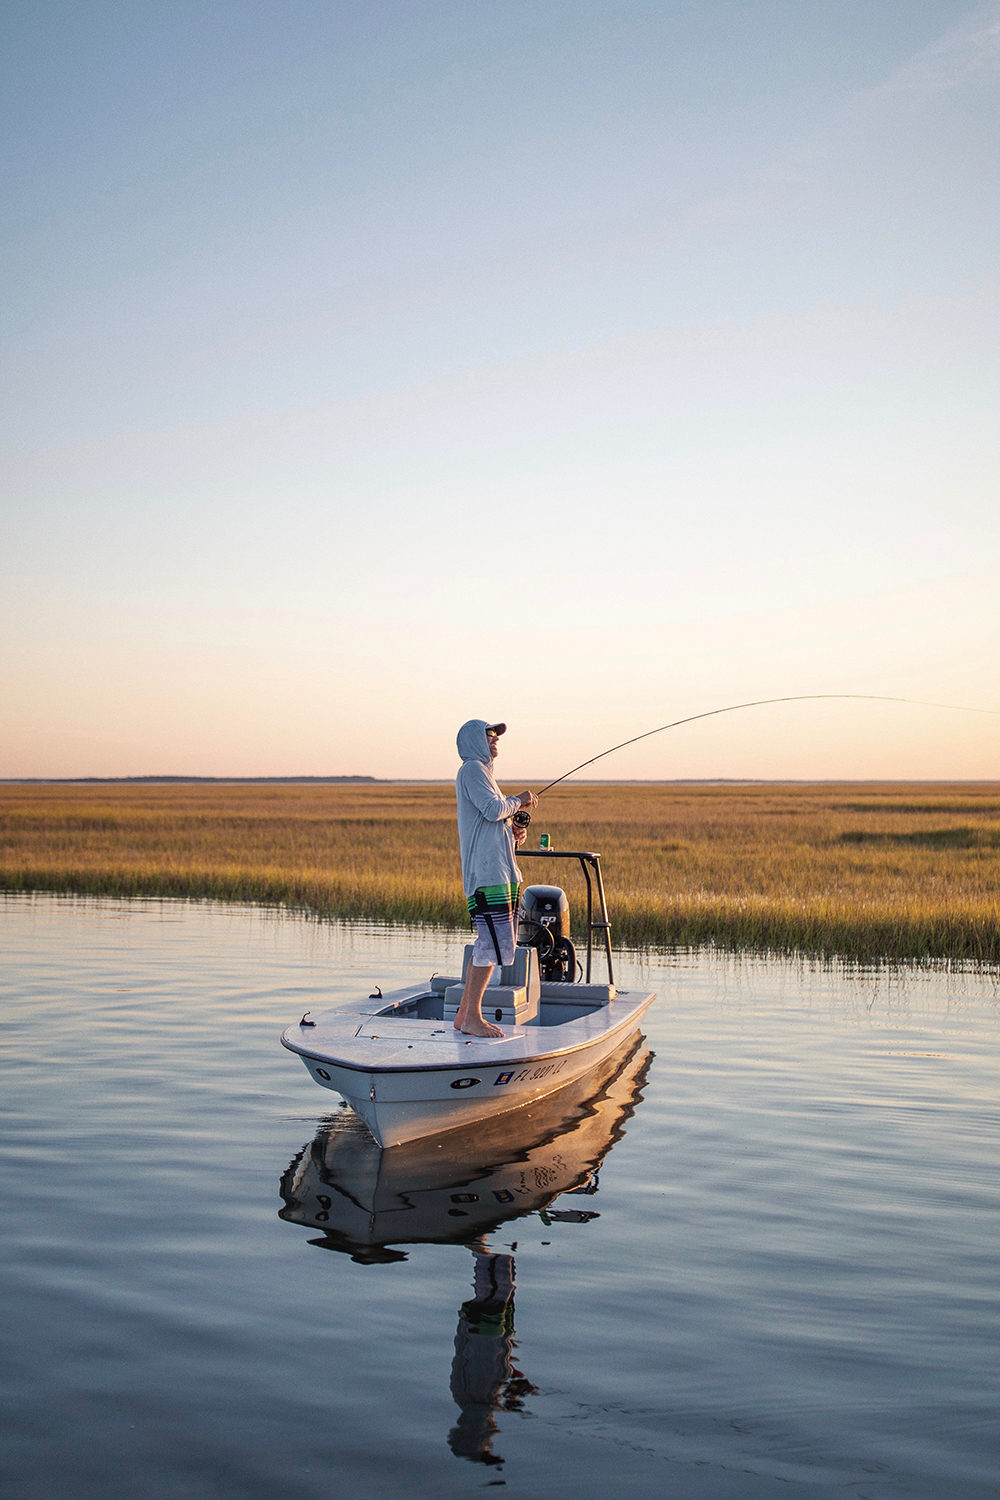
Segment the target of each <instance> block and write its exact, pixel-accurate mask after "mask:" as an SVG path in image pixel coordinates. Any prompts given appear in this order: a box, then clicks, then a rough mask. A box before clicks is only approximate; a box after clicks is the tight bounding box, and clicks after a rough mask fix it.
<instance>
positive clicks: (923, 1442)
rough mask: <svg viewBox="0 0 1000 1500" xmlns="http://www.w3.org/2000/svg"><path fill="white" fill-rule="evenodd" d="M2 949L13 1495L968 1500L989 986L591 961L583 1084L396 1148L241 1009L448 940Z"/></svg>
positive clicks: (989, 1164)
mask: <svg viewBox="0 0 1000 1500" xmlns="http://www.w3.org/2000/svg"><path fill="white" fill-rule="evenodd" d="M0 935H2V966H3V981H4V996H3V1022H4V1027H3V1040H4V1088H3V1095H2V1111H3V1115H2V1118H3V1136H2V1141H0V1181H2V1187H3V1196H4V1213H3V1230H4V1242H5V1250H4V1276H3V1279H2V1283H0V1286H2V1291H0V1297H2V1300H3V1308H2V1312H3V1326H4V1330H5V1333H6V1336H7V1341H6V1355H5V1365H4V1371H3V1405H4V1429H5V1433H4V1439H3V1444H2V1450H0V1486H2V1490H3V1493H4V1495H5V1496H7V1497H10V1500H35V1497H38V1500H43V1497H44V1500H50V1497H52V1496H53V1495H55V1496H59V1497H61V1500H90V1497H94V1500H97V1497H101V1500H131V1497H133V1496H134V1497H136V1500H138V1497H140V1496H142V1497H143V1500H147V1497H149V1500H175V1497H222V1500H230V1497H233V1500H236V1497H239V1500H255V1497H261V1500H285V1497H288V1500H312V1497H317V1500H319V1497H321V1496H322V1497H324V1500H326V1497H329V1496H330V1495H331V1494H344V1495H348V1496H351V1497H376V1496H377V1497H386V1500H405V1497H409V1496H419V1497H424V1496H427V1497H430V1496H453V1495H455V1496H457V1495H469V1494H474V1493H478V1492H479V1491H480V1490H483V1489H486V1488H496V1487H500V1488H503V1489H504V1490H505V1491H506V1493H508V1494H510V1495H512V1496H523V1497H532V1500H536V1497H539V1500H540V1497H563V1496H565V1497H570V1496H572V1497H576V1496H578V1495H579V1494H581V1493H587V1494H594V1495H596V1494H602V1493H604V1494H607V1495H609V1496H618V1495H622V1494H626V1493H637V1494H640V1495H653V1494H655V1495H658V1496H659V1495H663V1496H670V1497H677V1500H691V1497H694V1500H703V1497H705V1500H708V1497H711V1500H715V1497H723V1500H728V1497H733V1500H742V1497H754V1500H756V1497H774V1496H781V1497H796V1496H805V1495H819V1496H836V1495H844V1496H851V1497H879V1500H883V1497H884V1500H890V1497H891V1500H896V1497H908V1496H927V1497H934V1500H943V1497H948V1500H953V1497H964V1496H991V1497H995V1496H996V1495H997V1494H998V1493H1000V1460H998V1455H1000V1418H998V1398H1000V1349H998V1333H1000V1316H998V1314H1000V1277H998V1270H1000V1265H998V1261H1000V1254H998V1247H1000V1171H998V1168H1000V1114H998V1081H1000V1079H998V1073H1000V1068H998V1061H997V1053H998V1042H1000V991H998V986H997V981H996V979H995V978H990V977H989V976H982V975H974V974H951V975H949V974H946V973H943V972H941V971H940V970H938V971H930V970H925V971H916V972H906V973H898V972H897V973H894V974H876V973H873V972H871V971H867V972H857V973H853V974H851V973H845V972H844V971H842V970H832V969H822V968H817V967H810V966H807V965H800V964H794V963H788V964H777V963H762V962H747V961H741V960H737V959H733V958H727V957H717V956H707V957H706V956H693V955H683V954H682V955H676V956H674V955H666V956H663V957H660V958H657V959H655V960H652V961H651V960H649V959H646V960H644V961H643V962H641V963H640V962H638V961H636V960H630V959H629V958H628V957H627V956H624V957H623V958H622V960H621V969H622V971H623V973H622V977H623V978H628V979H630V980H636V981H640V980H641V982H642V983H643V984H646V983H647V982H648V984H649V985H650V987H653V988H655V989H656V990H657V991H658V993H659V999H658V1001H657V1002H656V1004H655V1005H654V1007H653V1008H652V1010H651V1011H650V1012H649V1014H648V1016H647V1019H646V1023H645V1035H646V1042H645V1044H644V1045H642V1046H640V1047H639V1048H638V1049H637V1050H636V1051H634V1052H633V1053H632V1054H631V1055H630V1056H629V1055H622V1056H620V1057H618V1058H616V1059H615V1060H614V1066H613V1067H612V1068H610V1069H609V1070H607V1075H606V1076H602V1077H601V1078H599V1079H597V1080H595V1082H594V1085H593V1088H592V1090H591V1096H590V1097H589V1098H588V1097H585V1096H584V1095H583V1094H581V1096H580V1097H575V1098H570V1099H568V1100H566V1101H563V1102H562V1103H557V1105H556V1106H555V1107H554V1109H552V1110H550V1111H549V1113H546V1112H545V1111H544V1110H540V1111H538V1112H537V1117H536V1118H533V1119H531V1120H528V1121H526V1122H522V1124H521V1125H520V1126H518V1127H516V1128H515V1126H514V1125H509V1126H508V1127H507V1128H505V1130H503V1131H499V1132H498V1131H496V1130H493V1131H491V1132H487V1133H486V1134H485V1135H484V1136H483V1137H477V1138H475V1139H474V1140H473V1139H470V1140H468V1141H466V1142H465V1143H464V1146H460V1147H456V1146H455V1144H454V1142H453V1143H452V1144H451V1145H450V1146H448V1147H447V1148H445V1147H441V1148H440V1149H438V1147H434V1148H433V1149H432V1150H428V1149H426V1148H420V1149H415V1150H413V1151H412V1152H410V1154H409V1155H408V1156H404V1157H402V1158H400V1159H399V1161H398V1162H397V1161H395V1160H394V1159H393V1158H394V1155H395V1154H394V1153H388V1155H387V1156H383V1157H380V1154H379V1153H378V1152H377V1151H375V1150H374V1149H373V1148H372V1146H371V1145H370V1143H369V1141H368V1138H367V1137H366V1136H365V1135H364V1133H363V1132H362V1131H360V1130H359V1129H358V1128H357V1127H356V1126H355V1124H354V1122H353V1117H351V1116H350V1115H349V1114H348V1113H347V1112H346V1111H343V1110H340V1109H338V1108H337V1105H336V1098H335V1096H333V1095H327V1094H325V1093H323V1092H322V1091H321V1090H319V1089H318V1088H316V1086H315V1085H314V1084H313V1083H312V1082H311V1081H310V1080H309V1078H308V1076H307V1074H306V1072H305V1069H304V1068H303V1067H302V1065H301V1063H300V1062H299V1061H298V1060H297V1059H296V1058H293V1057H292V1056H291V1055H290V1054H288V1053H286V1052H285V1051H283V1049H282V1048H281V1047H280V1046H279V1045H278V1033H279V1031H280V1029H281V1028H282V1027H283V1026H285V1025H287V1024H288V1022H289V1021H290V1020H294V1019H296V1018H297V1016H298V1015H300V1014H301V1013H302V1011H303V1010H305V1009H307V1008H313V1009H315V1008H318V1007H319V1005H320V1004H321V1003H322V1002H323V1001H325V1000H328V999H329V998H330V997H333V998H336V997H343V998H344V999H345V1000H346V999H348V998H349V997H352V996H354V995H356V994H357V993H358V992H359V991H360V992H362V993H364V994H367V993H368V992H369V990H370V989H372V988H373V987H374V985H375V984H380V985H381V986H382V987H383V989H386V988H388V987H390V986H391V985H393V984H394V983H400V982H402V981H403V980H405V979H407V978H409V977H411V976H412V975H416V976H421V975H424V974H426V975H430V973H431V972H432V971H434V970H447V969H449V968H454V967H456V966H457V963H458V955H459V953H460V950H461V945H462V943H463V942H464V935H463V934H459V933H456V934H453V935H446V936H445V937H444V938H440V937H436V936H433V935H430V934H427V933H420V932H415V933H414V932H399V931H396V932H386V931H384V930H382V929H376V928H370V927H358V926H335V925H319V924H314V923H309V922H307V921H304V920H300V919H297V918H292V917H288V916H281V915H279V914H273V913H267V912H263V911H256V910H248V909H243V908H236V909H233V908H220V907H211V906H202V905H196V904H188V903H182V902H162V903H161V902H139V903H134V904H130V905H126V904H120V903H113V902H79V901H73V900H68V899H65V900H64V899H58V898H36V899H31V898H8V899H6V900H2V899H0ZM405 1150H406V1151H407V1152H409V1151H410V1148H405Z"/></svg>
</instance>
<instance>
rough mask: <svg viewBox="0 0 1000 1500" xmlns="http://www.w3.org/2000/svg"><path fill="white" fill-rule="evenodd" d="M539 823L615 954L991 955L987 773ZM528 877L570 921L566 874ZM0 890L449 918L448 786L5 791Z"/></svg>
mask: <svg viewBox="0 0 1000 1500" xmlns="http://www.w3.org/2000/svg"><path fill="white" fill-rule="evenodd" d="M543 829H544V830H546V831H547V832H549V833H550V834H551V835H552V839H553V843H554V845H555V847H556V848H557V849H563V850H565V849H574V848H575V849H591V850H593V849H596V850H598V851H599V852H600V853H601V855H602V856H603V863H604V866H605V878H606V883H607V888H608V898H609V902H610V905H611V915H612V921H613V924H614V935H615V940H616V942H618V943H619V944H626V945H630V946H636V947H642V946H660V945H672V944H681V945H685V946H703V945H706V944H713V945H716V946H721V947H727V948H736V949H740V948H746V949H756V950H759V951H776V952H784V953H788V952H798V953H804V954H811V955H823V956H839V957H842V958H851V959H858V960H862V961H877V960H880V959H923V958H935V959H953V960H963V961H973V962H979V963H991V964H995V963H998V962H1000V906H998V896H997V881H998V875H1000V785H983V784H975V785H972V784H969V785H961V784H957V785H948V786H934V785H925V786H919V787H915V786H913V785H910V784H907V785H905V786H900V787H887V786H885V785H881V784H880V785H878V786H877V787H875V786H873V787H871V788H870V789H869V788H866V787H865V786H863V785H858V784H852V785H849V786H847V785H842V784H841V785H838V784H830V785H799V784H794V785H773V784H757V785H748V786H732V785H727V786H709V785H704V786H678V785H660V784H657V785H650V784H645V785H643V784H630V785H599V784H581V783H576V784H568V785H564V786H561V787H557V788H554V789H553V791H552V792H550V793H549V794H548V795H547V796H546V797H545V799H544V801H543V803H542V805H541V807H540V808H539V810H538V812H536V814H535V817H534V821H533V823H532V827H531V831H530V835H529V837H530V840H531V843H532V844H537V833H538V832H540V831H541V830H543ZM523 869H524V875H525V879H526V881H527V882H529V883H530V882H535V883H544V882H546V881H549V882H552V883H555V884H559V885H562V886H564V887H565V888H566V890H567V893H568V894H569V898H570V903H571V907H572V910H573V913H574V917H575V918H576V919H577V920H578V919H579V917H580V915H581V914H582V913H583V911H584V909H585V902H584V895H583V887H582V881H581V879H580V876H579V875H578V873H577V872H576V867H575V866H574V865H571V864H569V863H566V862H562V861H560V862H559V863H558V865H554V866H553V868H552V869H551V870H550V869H548V868H547V867H545V868H543V866H542V861H540V860H531V861H525V863H524V865H523ZM0 885H2V886H3V887H4V888H6V889H7V890H13V891H27V890H46V891H66V892H77V893H80V894H88V895H107V896H187V897H204V898H209V899H213V900H222V901H252V902H260V903H265V904H269V905H281V906H288V907H293V908H298V909H301V910H305V911H310V912H313V913H316V914H317V915H320V916H339V917H358V918H366V919H369V920H373V921H384V922H397V923H398V922H418V923H431V924H446V925H449V926H459V925H464V921H465V907H464V902H463V899H462V892H461V886H460V881H459V870H458V855H457V838H456V834H455V813H454V794H453V791H452V788H451V787H450V786H449V785H403V784H375V785H371V784H364V785H356V786H351V785H344V784H340V785H326V786H322V785H320V786H317V785H295V784H287V785H279V786H273V785H269V786H264V785H260V786H247V785H236V784H234V785H226V784H212V785H159V786H157V785H141V786H137V785H134V784H133V785H101V786H95V785H86V784H77V785H59V786H55V785H31V786H29V785H24V786H6V787H2V788H0Z"/></svg>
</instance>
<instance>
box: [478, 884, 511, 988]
mask: <svg viewBox="0 0 1000 1500" xmlns="http://www.w3.org/2000/svg"><path fill="white" fill-rule="evenodd" d="M520 898H521V887H520V886H519V885H486V886H480V887H479V889H478V890H476V891H474V892H473V893H472V895H471V896H470V897H469V917H470V918H471V921H472V926H473V929H474V930H475V934H476V941H475V944H474V946H473V949H472V962H473V964H474V965H475V966H476V968H477V969H485V968H487V967H488V966H489V965H490V964H512V963H513V962H514V948H515V945H516V943H517V903H518V901H519V900H520Z"/></svg>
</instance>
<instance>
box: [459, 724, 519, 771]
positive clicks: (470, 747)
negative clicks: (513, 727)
mask: <svg viewBox="0 0 1000 1500" xmlns="http://www.w3.org/2000/svg"><path fill="white" fill-rule="evenodd" d="M487 729H495V730H496V732H497V734H505V733H506V731H507V726H506V724H497V723H491V721H490V720H489V719H469V720H468V721H467V722H466V723H465V724H463V725H462V727H461V729H460V730H459V731H458V739H457V741H456V743H457V745H458V753H459V755H460V756H461V757H462V759H463V760H482V761H485V762H486V764H487V765H489V764H490V762H491V761H492V759H493V757H492V755H491V754H490V746H489V741H488V740H487V738H486V731H487Z"/></svg>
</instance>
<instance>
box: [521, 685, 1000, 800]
mask: <svg viewBox="0 0 1000 1500" xmlns="http://www.w3.org/2000/svg"><path fill="white" fill-rule="evenodd" d="M830 698H839V699H852V700H855V701H858V700H862V701H867V702H870V703H909V704H911V705H914V706H916V707H918V708H946V709H950V710H952V712H955V713H966V714H998V715H1000V709H996V708H969V707H967V706H966V705H964V704H958V703H928V702H926V700H924V699H923V698H895V697H891V696H889V695H888V694H886V693H795V694H793V695H792V696H791V697H787V698H756V699H755V700H754V701H753V702H752V703H730V704H727V706H726V707H725V708H710V709H707V710H706V711H705V712H704V713H700V714H689V715H688V717H687V718H686V719H674V720H673V722H672V723H670V724H661V725H660V726H659V728H658V729H647V730H646V731H645V733H644V734H636V735H633V736H632V738H631V739H630V740H622V742H621V744H620V745H612V746H611V748H610V750H602V751H601V752H600V754H599V755H592V756H591V757H590V759H589V760H583V761H581V762H580V764H579V765H578V766H574V767H573V769H572V771H564V772H563V774H562V775H561V776H557V777H556V779H555V781H550V782H549V783H548V785H547V786H543V787H542V790H541V791H540V792H537V793H536V794H535V795H536V796H538V797H542V796H544V795H545V793H546V792H550V791H551V790H552V788H553V787H554V786H558V785H559V783H560V781H565V780H566V779H567V777H569V776H575V775H576V773H577V771H583V770H585V769H586V767H587V766H592V765H593V764H594V762H595V761H597V760H603V759H604V757H605V756H606V755H614V753H615V751H616V750H624V749H625V746H626V745H635V744H636V743H637V742H638V741H639V740H648V739H649V737H650V736H651V735H654V734H662V733H663V732H664V730H666V729H677V728H679V727H680V725H681V724H693V723H694V722H695V720H697V719H712V718H714V717H715V716H716V715H717V714H733V713H736V712H737V711H738V710H739V709H742V708H763V707H764V706H765V705H767V704H771V703H815V702H818V701H819V700H820V699H830Z"/></svg>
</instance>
